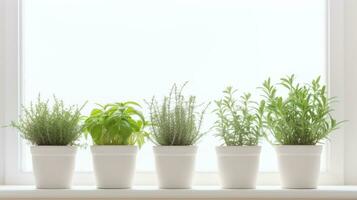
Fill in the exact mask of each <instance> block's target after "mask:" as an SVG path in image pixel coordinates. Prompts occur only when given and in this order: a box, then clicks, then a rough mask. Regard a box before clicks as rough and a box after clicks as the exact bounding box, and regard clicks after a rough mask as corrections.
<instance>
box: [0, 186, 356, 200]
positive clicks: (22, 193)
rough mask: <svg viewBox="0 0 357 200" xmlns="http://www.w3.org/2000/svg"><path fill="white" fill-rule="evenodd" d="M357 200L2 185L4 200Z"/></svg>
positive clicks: (293, 193)
mask: <svg viewBox="0 0 357 200" xmlns="http://www.w3.org/2000/svg"><path fill="white" fill-rule="evenodd" d="M182 198H185V199H257V200H258V199H339V200H341V199H357V186H322V187H319V189H314V190H309V189H299V190H291V189H281V188H280V187H278V186H261V187H258V188H257V189H254V190H248V189H240V190H239V189H220V188H219V187H212V186H202V187H195V188H193V189H190V190H186V189H185V190H180V189H166V190H162V189H161V190H160V189H157V188H156V187H148V186H142V187H134V188H133V189H106V190H104V189H96V188H95V187H93V186H77V187H74V188H73V189H68V190H61V189H51V190H48V189H46V190H44V189H42V190H41V189H35V188H34V187H33V186H0V199H182Z"/></svg>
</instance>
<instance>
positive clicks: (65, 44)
mask: <svg viewBox="0 0 357 200" xmlns="http://www.w3.org/2000/svg"><path fill="white" fill-rule="evenodd" d="M22 12H23V13H22V47H23V49H22V74H23V75H22V77H23V89H22V91H21V92H22V96H23V102H24V103H25V104H27V103H29V101H31V100H34V99H36V97H37V95H38V94H39V93H41V95H42V96H44V97H51V96H52V95H53V94H55V95H56V96H57V97H59V98H62V99H63V100H64V101H65V102H66V103H67V104H82V103H84V102H85V101H87V100H88V101H89V104H88V105H87V106H86V108H85V110H84V114H87V113H88V112H89V111H90V110H91V108H93V106H94V103H96V102H98V103H110V102H114V101H125V100H135V101H139V102H141V103H142V104H143V105H144V106H146V105H145V103H144V102H143V99H150V98H151V97H152V96H153V95H155V96H157V97H160V96H162V95H164V94H167V92H168V91H169V89H170V87H171V85H172V84H173V83H175V82H176V83H183V82H185V81H189V85H188V86H187V88H186V89H187V90H186V94H194V95H196V96H197V97H198V99H199V101H201V102H208V101H213V100H215V99H218V98H220V97H221V96H222V93H221V91H222V90H223V89H224V88H225V87H226V86H228V85H232V86H234V87H235V88H237V89H238V90H239V91H240V92H246V91H249V92H253V95H255V97H257V98H259V95H258V93H257V92H256V91H257V90H256V87H257V86H260V84H261V83H262V81H263V80H265V79H266V78H268V77H269V76H270V77H272V78H273V79H274V80H277V79H278V78H279V77H282V76H285V75H289V74H292V73H294V74H296V76H297V77H298V80H299V81H302V82H308V81H310V80H311V79H313V78H315V77H316V76H318V75H321V76H322V77H323V79H325V80H326V71H327V57H326V55H327V44H326V43H327V37H326V31H327V27H326V24H327V23H326V20H327V2H326V0H106V1H102V0H75V1H73V0H51V1H48V0H23V5H22ZM213 107H214V104H211V109H212V108H213ZM145 110H147V109H145ZM214 120H215V115H214V114H213V113H208V114H207V115H206V118H205V127H204V130H207V129H208V128H210V126H211V125H212V123H213V122H214ZM213 135H214V131H211V132H210V133H209V135H208V136H206V137H205V138H204V139H203V140H202V142H201V143H200V144H199V154H198V157H197V158H198V160H197V170H198V171H215V170H216V160H215V151H214V146H216V145H219V144H220V142H219V141H217V139H216V138H215V137H214V136H213ZM262 145H263V148H264V149H263V152H262V155H261V171H276V161H275V153H274V151H273V149H272V147H271V146H270V145H269V144H267V143H262ZM324 155H325V154H324ZM21 160H22V169H24V170H25V171H28V170H31V157H30V154H29V151H28V148H24V150H23V154H22V159H21ZM323 163H325V162H323ZM322 166H323V167H324V166H325V165H322ZM91 168H92V167H91V157H90V153H89V151H88V150H81V151H80V153H79V155H78V162H77V170H79V171H90V170H91ZM153 169H154V163H153V154H152V149H151V145H150V144H146V145H145V146H144V147H143V148H142V149H141V151H140V153H139V157H138V160H137V170H138V171H153Z"/></svg>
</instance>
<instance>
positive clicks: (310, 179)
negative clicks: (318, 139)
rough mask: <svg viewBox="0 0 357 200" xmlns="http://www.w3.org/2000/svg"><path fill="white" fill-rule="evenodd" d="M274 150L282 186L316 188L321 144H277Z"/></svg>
mask: <svg viewBox="0 0 357 200" xmlns="http://www.w3.org/2000/svg"><path fill="white" fill-rule="evenodd" d="M275 150H276V153H277V156H278V164H279V172H280V179H281V183H282V187H283V188H291V189H303V188H304V189H314V188H317V185H318V179H319V175H320V160H321V152H322V146H321V145H277V146H275Z"/></svg>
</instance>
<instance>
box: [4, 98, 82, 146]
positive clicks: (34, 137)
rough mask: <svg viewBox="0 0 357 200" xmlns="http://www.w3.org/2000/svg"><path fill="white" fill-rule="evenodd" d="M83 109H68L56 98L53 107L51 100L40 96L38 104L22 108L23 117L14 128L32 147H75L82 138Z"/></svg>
mask: <svg viewBox="0 0 357 200" xmlns="http://www.w3.org/2000/svg"><path fill="white" fill-rule="evenodd" d="M82 108H83V106H82V107H81V108H78V107H77V106H68V107H66V106H65V105H64V103H63V101H62V100H59V99H57V98H56V97H54V103H53V105H52V106H50V104H49V100H45V101H44V100H42V99H41V97H40V96H39V97H38V99H37V102H36V103H34V104H33V103H32V102H31V104H30V106H29V107H24V106H23V107H22V109H23V115H22V116H20V118H19V120H18V121H12V122H11V125H10V126H12V127H14V128H16V129H18V130H19V131H20V135H21V136H22V137H23V138H24V139H26V140H28V141H29V142H30V143H31V144H32V145H48V146H67V145H74V143H75V142H76V141H77V139H78V138H79V137H80V136H81V133H82V132H81V127H80V125H79V123H80V120H81V114H80V112H81V110H82Z"/></svg>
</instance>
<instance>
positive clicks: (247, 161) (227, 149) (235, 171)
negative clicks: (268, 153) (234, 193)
mask: <svg viewBox="0 0 357 200" xmlns="http://www.w3.org/2000/svg"><path fill="white" fill-rule="evenodd" d="M260 152H261V147H260V146H219V147H216V153H217V161H218V171H219V177H220V181H221V184H222V187H223V188H227V189H229V188H232V189H233V188H240V189H252V188H255V187H256V182H257V177H258V169H259V158H260Z"/></svg>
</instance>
